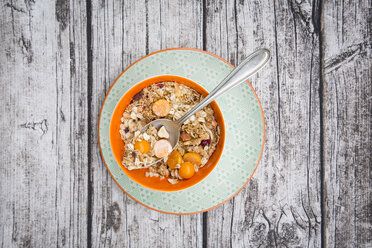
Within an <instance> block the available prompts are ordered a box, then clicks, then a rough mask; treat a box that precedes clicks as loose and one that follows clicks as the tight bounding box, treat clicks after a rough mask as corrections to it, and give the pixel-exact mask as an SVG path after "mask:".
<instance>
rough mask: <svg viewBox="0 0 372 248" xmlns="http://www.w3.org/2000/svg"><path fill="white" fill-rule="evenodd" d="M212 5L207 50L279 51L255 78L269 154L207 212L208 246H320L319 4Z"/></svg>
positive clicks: (229, 54) (240, 54)
mask: <svg viewBox="0 0 372 248" xmlns="http://www.w3.org/2000/svg"><path fill="white" fill-rule="evenodd" d="M207 10H208V13H207V16H208V19H207V25H206V28H207V41H206V43H207V50H208V51H211V52H213V53H216V54H218V55H221V56H222V57H224V58H226V59H227V60H230V61H231V62H232V63H234V64H238V63H239V62H240V61H241V60H242V59H244V57H246V56H247V55H248V54H249V53H251V52H253V51H254V50H255V49H257V48H259V47H262V46H264V47H267V48H269V49H270V50H271V51H272V59H271V61H270V63H269V65H268V66H266V67H265V68H264V69H263V70H262V71H261V72H259V73H258V74H257V76H255V77H253V78H252V79H251V82H252V85H253V87H254V88H255V89H256V90H257V93H258V96H259V98H260V99H261V100H262V106H263V109H264V113H265V122H266V144H265V149H264V153H263V157H262V161H261V163H260V165H259V167H258V170H257V172H256V174H255V175H254V176H253V178H252V180H251V181H250V182H249V184H248V186H247V187H246V188H244V189H243V191H242V192H241V193H239V194H238V195H237V196H236V197H235V198H234V199H233V200H231V201H230V202H228V203H226V204H225V205H223V206H221V207H219V208H217V209H215V210H212V211H210V212H209V213H208V242H207V243H208V246H209V247H244V246H245V247H259V246H262V247H274V246H275V247H284V246H289V247H291V246H298V247H308V246H310V247H318V246H320V220H321V216H320V214H321V213H320V200H321V199H320V185H319V182H320V173H319V171H320V165H321V164H320V138H319V137H320V136H319V134H320V128H319V116H320V114H319V113H320V109H319V95H318V90H319V73H320V71H319V61H320V60H319V35H318V33H317V32H318V31H319V30H317V28H316V27H314V26H315V25H316V24H314V23H313V22H312V20H311V19H312V15H313V13H312V6H311V5H310V4H308V3H303V4H297V3H291V2H289V3H288V2H287V1H284V2H282V1H280V2H275V3H274V2H272V1H259V2H251V1H247V2H243V1H236V2H235V1H228V3H227V5H226V4H225V2H218V3H216V2H215V1H208V4H207ZM314 11H315V10H314ZM314 15H315V16H316V15H317V13H314ZM315 21H316V20H315ZM227 128H228V127H227Z"/></svg>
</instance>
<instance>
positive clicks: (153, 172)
mask: <svg viewBox="0 0 372 248" xmlns="http://www.w3.org/2000/svg"><path fill="white" fill-rule="evenodd" d="M201 100H202V96H201V95H200V94H199V93H198V92H196V91H195V90H193V89H192V88H189V87H187V86H185V85H183V84H179V83H177V82H161V83H156V84H152V85H150V86H148V87H146V88H144V89H143V90H142V91H141V92H139V93H138V94H137V95H135V96H134V97H133V99H132V101H131V103H130V104H129V105H128V106H127V108H126V109H125V111H124V113H123V117H122V118H121V122H122V124H121V126H120V134H121V138H122V140H123V141H124V143H125V144H126V145H125V152H124V156H123V161H122V164H123V165H124V166H125V167H126V168H127V169H129V170H132V169H138V168H145V167H147V166H146V165H149V164H150V163H152V162H154V161H157V160H159V158H161V160H160V161H159V162H157V163H156V164H153V165H151V166H150V167H148V171H147V172H146V176H149V177H160V179H164V178H167V179H168V181H169V183H172V184H175V183H177V182H178V180H182V179H186V178H188V175H189V174H190V173H189V172H190V170H191V171H193V172H195V173H196V172H197V171H198V170H199V168H201V167H203V166H204V165H205V164H206V163H207V162H208V159H209V157H210V156H211V155H212V154H213V152H214V150H215V148H216V145H217V143H218V139H219V127H218V125H217V122H216V120H215V118H214V115H213V114H214V111H213V109H212V108H211V107H210V106H209V105H208V106H206V107H204V108H203V109H202V110H200V111H198V112H197V113H195V114H194V115H193V116H191V117H190V118H189V119H188V120H187V121H186V122H185V123H184V124H183V125H182V127H181V137H180V141H179V143H178V145H177V146H176V147H175V149H174V151H173V152H171V153H169V154H166V155H165V156H164V157H162V156H163V155H158V154H160V153H159V151H158V150H157V147H155V144H156V143H157V142H158V143H159V142H162V144H161V145H163V146H161V148H162V149H163V150H166V149H167V147H166V139H167V138H168V137H169V136H168V137H167V135H168V133H167V130H165V129H164V127H162V128H160V129H159V130H157V129H156V128H154V127H152V126H150V128H149V129H148V130H147V131H146V132H145V133H142V134H141V133H140V130H141V129H142V128H143V127H144V126H145V125H146V124H148V123H149V122H151V121H152V120H155V119H159V118H167V119H172V120H177V119H179V118H180V117H182V116H183V115H184V114H185V113H186V112H187V111H188V110H190V109H191V108H192V107H193V106H194V105H196V104H198V103H199V102H200V101H201ZM167 104H168V105H167ZM158 147H159V146H158ZM154 148H155V149H154ZM170 151H171V150H169V152H170ZM190 163H192V165H193V168H191V169H190V166H191V165H190ZM187 173H189V174H187ZM180 174H181V175H180ZM182 175H183V177H182ZM192 175H193V174H192Z"/></svg>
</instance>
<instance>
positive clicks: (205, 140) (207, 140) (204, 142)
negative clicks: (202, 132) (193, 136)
mask: <svg viewBox="0 0 372 248" xmlns="http://www.w3.org/2000/svg"><path fill="white" fill-rule="evenodd" d="M210 143H212V140H211V139H204V140H202V141H201V142H200V145H201V146H202V147H204V146H206V145H209V144H210Z"/></svg>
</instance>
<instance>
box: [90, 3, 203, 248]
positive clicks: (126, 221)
mask: <svg viewBox="0 0 372 248" xmlns="http://www.w3.org/2000/svg"><path fill="white" fill-rule="evenodd" d="M201 9H202V5H201V2H195V1H172V2H167V1H161V2H157V1H149V2H147V1H123V2H120V1H104V2H101V1H100V2H98V1H94V2H93V4H92V52H93V56H92V57H93V71H92V73H93V85H92V87H93V89H92V110H91V111H92V112H91V114H92V115H95V116H98V113H99V110H100V107H101V104H102V101H103V99H104V97H105V94H106V93H107V90H108V89H109V87H110V85H111V84H112V83H113V81H114V80H115V78H116V77H117V76H118V75H119V74H120V73H121V72H122V71H123V70H124V69H125V68H126V67H128V66H129V65H130V64H131V63H133V62H134V61H136V60H137V59H139V58H141V57H142V56H144V55H146V54H148V53H151V52H154V51H157V50H160V49H165V48H171V47H182V46H186V47H197V48H198V47H199V48H201V46H202V31H201V27H202V25H201V23H202V19H201V16H202V15H201V13H200V11H201ZM190 13H191V14H190ZM97 124H98V118H92V122H91V124H90V125H91V126H93V127H96V126H97ZM96 137H97V131H96V129H95V128H94V129H92V133H91V140H92V143H91V149H92V156H93V158H92V179H91V182H92V184H93V192H92V197H93V200H92V246H93V247H99V246H114V247H117V246H125V247H150V246H151V247H163V246H165V247H201V246H202V223H201V222H202V217H201V215H200V214H199V215H192V216H173V215H166V214H162V213H158V212H155V211H152V210H149V209H147V208H145V207H143V206H141V205H139V204H138V203H136V202H135V201H133V200H132V199H130V198H129V197H127V196H126V195H125V194H124V193H123V192H122V191H121V190H120V189H119V187H117V186H116V185H115V183H114V181H113V180H112V179H111V177H110V176H109V174H108V172H107V170H106V168H105V166H104V164H103V162H102V159H101V156H100V154H99V150H98V143H97V142H98V140H97V138H96Z"/></svg>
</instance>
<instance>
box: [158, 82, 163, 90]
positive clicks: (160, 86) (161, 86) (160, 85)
mask: <svg viewBox="0 0 372 248" xmlns="http://www.w3.org/2000/svg"><path fill="white" fill-rule="evenodd" d="M156 86H158V87H159V88H160V89H161V88H163V87H164V84H162V83H159V84H156Z"/></svg>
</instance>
